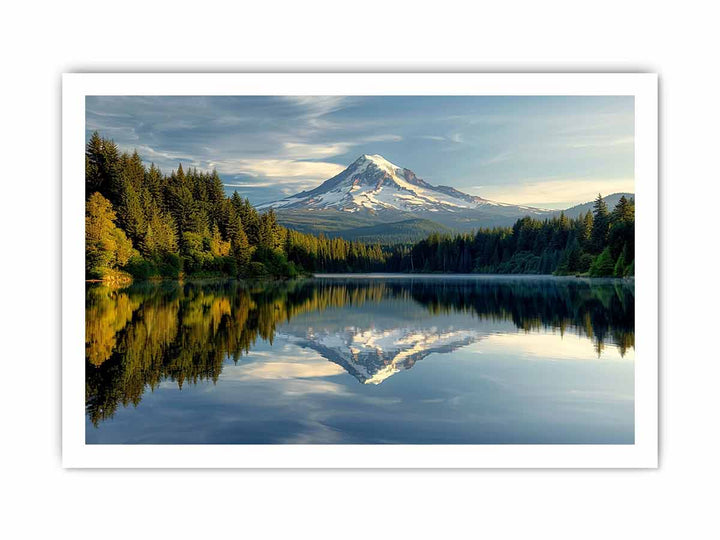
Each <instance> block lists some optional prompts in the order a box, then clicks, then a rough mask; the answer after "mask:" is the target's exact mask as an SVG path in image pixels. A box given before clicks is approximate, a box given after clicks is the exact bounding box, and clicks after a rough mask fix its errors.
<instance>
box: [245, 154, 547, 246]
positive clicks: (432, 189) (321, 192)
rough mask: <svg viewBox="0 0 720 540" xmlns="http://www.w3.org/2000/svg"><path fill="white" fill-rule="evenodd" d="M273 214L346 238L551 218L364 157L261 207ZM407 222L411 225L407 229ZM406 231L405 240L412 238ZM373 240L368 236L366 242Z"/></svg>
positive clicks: (377, 157)
mask: <svg viewBox="0 0 720 540" xmlns="http://www.w3.org/2000/svg"><path fill="white" fill-rule="evenodd" d="M269 208H273V209H275V211H276V212H277V215H278V219H279V221H280V222H281V223H282V224H284V225H287V226H289V227H294V228H298V225H301V227H300V229H301V230H305V231H307V232H316V233H317V232H325V233H330V232H332V233H334V234H335V235H336V236H343V237H348V236H351V235H352V234H353V232H354V231H355V229H357V228H358V227H374V226H377V225H380V224H387V223H400V222H405V226H404V229H405V233H404V234H406V233H407V232H408V226H415V225H420V226H422V227H424V228H425V231H418V232H427V230H428V228H429V227H430V225H429V224H428V223H427V222H425V221H423V220H426V221H430V222H432V224H433V225H432V227H435V228H436V229H437V230H438V231H442V228H443V227H449V228H452V229H456V230H469V229H477V228H479V227H491V226H499V225H511V224H512V223H514V222H515V220H517V219H518V218H520V217H523V216H527V215H531V216H537V217H543V216H549V215H552V211H549V210H543V209H540V208H532V207H529V206H518V205H512V204H505V203H500V202H496V201H491V200H488V199H484V198H482V197H477V196H474V195H468V194H467V193H463V192H462V191H459V190H457V189H455V188H452V187H450V186H442V185H441V186H434V185H432V184H429V183H427V182H425V181H424V180H423V179H421V178H418V176H417V175H416V174H415V173H414V172H413V171H411V170H410V169H406V168H403V167H399V166H397V165H395V164H393V163H391V162H389V161H388V160H386V159H385V158H383V157H382V156H380V155H377V154H373V155H369V154H364V155H362V156H360V157H359V158H358V159H357V160H355V161H354V162H353V163H352V164H350V166H349V167H348V168H346V169H345V170H344V171H342V172H341V173H340V174H338V175H336V176H334V177H332V178H330V179H329V180H326V181H325V182H323V183H322V184H321V185H319V186H318V187H316V188H315V189H312V190H309V191H303V192H301V193H298V194H296V195H292V196H290V197H286V198H284V199H281V200H279V201H274V202H270V203H265V204H261V205H259V206H258V209H259V210H265V209H269ZM410 220H417V221H416V222H415V223H412V222H411V221H410ZM413 234H414V233H412V232H411V231H410V234H409V235H408V236H413ZM372 235H374V233H371V234H370V236H372Z"/></svg>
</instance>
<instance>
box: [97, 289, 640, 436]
mask: <svg viewBox="0 0 720 540" xmlns="http://www.w3.org/2000/svg"><path fill="white" fill-rule="evenodd" d="M634 321H635V311H634V282H633V281H623V280H587V279H578V278H559V277H557V278H556V277H536V276H517V277H513V276H508V277H504V276H477V275H474V276H447V275H442V276H438V275H429V276H418V275H412V276H401V275H367V276H358V275H352V276H345V275H342V276H316V277H315V278H312V279H303V280H297V281H287V282H257V283H253V282H247V283H246V282H242V281H197V282H184V283H177V282H160V283H136V284H133V285H130V286H128V287H125V288H111V287H108V286H104V285H88V287H87V289H86V361H85V362H86V395H85V399H86V432H85V437H86V443H88V444H96V443H98V444H104V443H106V444H118V443H121V444H276V443H310V444H383V443H387V444H632V443H633V442H634V364H635V350H634V328H635V324H634Z"/></svg>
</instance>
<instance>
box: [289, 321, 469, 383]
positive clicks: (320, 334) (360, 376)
mask: <svg viewBox="0 0 720 540" xmlns="http://www.w3.org/2000/svg"><path fill="white" fill-rule="evenodd" d="M280 335H282V337H284V338H285V339H287V340H288V341H291V342H293V343H295V344H297V345H300V346H301V347H307V348H310V349H313V350H315V351H317V352H318V353H320V354H321V355H322V356H324V357H325V358H327V359H328V360H330V361H332V362H335V363H336V364H339V365H340V366H342V367H343V368H344V369H345V370H346V371H347V372H348V373H350V374H351V375H352V376H353V377H355V378H356V379H357V380H358V381H360V382H361V383H363V384H380V383H382V382H383V381H384V380H386V379H387V378H388V377H391V376H392V375H395V374H396V373H399V372H400V371H405V370H407V369H410V368H411V367H413V366H414V365H415V362H417V361H418V360H421V359H423V358H425V357H426V356H428V355H429V354H431V353H441V352H450V351H452V350H455V349H457V348H459V347H462V346H465V345H469V344H470V343H472V342H475V341H477V340H478V339H480V337H481V336H480V334H479V333H478V332H476V331H474V330H466V329H453V328H448V329H444V330H440V329H438V328H436V327H427V328H426V327H422V328H421V327H417V328H413V327H402V328H391V329H385V330H381V329H376V328H364V329H363V328H357V327H354V326H349V327H346V328H345V329H344V330H342V331H340V332H328V331H314V330H313V329H309V330H308V332H307V334H306V335H305V336H297V335H295V336H293V335H289V334H284V335H283V334H280Z"/></svg>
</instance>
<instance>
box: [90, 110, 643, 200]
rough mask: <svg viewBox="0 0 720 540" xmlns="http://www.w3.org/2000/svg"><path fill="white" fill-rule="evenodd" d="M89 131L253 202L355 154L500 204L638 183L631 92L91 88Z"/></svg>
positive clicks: (314, 182) (331, 171)
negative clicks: (241, 92) (172, 92)
mask: <svg viewBox="0 0 720 540" xmlns="http://www.w3.org/2000/svg"><path fill="white" fill-rule="evenodd" d="M93 131H98V132H99V133H100V134H101V135H102V136H104V137H107V138H111V139H113V140H114V141H115V142H116V143H117V144H118V146H119V147H120V149H121V150H127V151H132V150H133V149H136V150H137V151H138V153H139V154H140V156H141V157H142V158H143V160H144V161H145V163H146V165H148V166H149V165H150V163H155V164H156V165H157V166H159V167H160V168H161V169H162V170H163V172H165V173H170V171H171V170H172V169H175V168H177V166H178V164H179V163H182V165H183V167H184V168H185V169H187V168H188V167H197V168H198V169H202V170H211V169H216V170H217V171H218V173H219V174H220V176H221V178H222V180H223V183H224V184H225V188H226V190H227V192H228V194H231V193H232V192H233V191H238V193H239V194H240V195H242V196H243V197H248V198H249V199H250V201H251V202H252V203H254V204H259V203H262V202H268V201H273V200H277V199H280V198H283V197H286V196H289V195H293V194H295V193H298V192H300V191H303V190H307V189H312V188H314V187H316V186H318V185H319V184H321V183H322V182H323V181H325V180H327V179H328V178H331V177H332V176H334V175H336V174H338V173H339V172H341V171H342V170H343V169H345V168H346V167H347V166H348V165H349V164H350V163H352V162H353V161H355V160H356V159H357V158H358V157H359V156H361V155H362V154H380V155H382V156H383V157H385V158H386V159H387V160H389V161H391V162H392V163H394V164H396V165H398V166H400V167H405V168H408V169H411V170H412V171H414V172H415V174H417V175H418V177H420V178H422V179H424V180H425V181H426V182H429V183H431V184H434V185H448V186H452V187H454V188H456V189H459V190H461V191H464V192H466V193H470V194H472V195H479V196H481V197H484V198H486V199H491V200H495V201H500V202H505V203H513V204H524V205H532V206H537V207H541V208H558V209H559V208H567V207H570V206H573V205H575V204H579V203H584V202H588V201H590V200H592V199H594V198H595V197H596V196H597V194H598V193H601V194H603V195H609V194H611V193H617V192H620V191H625V192H634V101H633V97H632V96H88V97H87V98H86V137H87V139H89V137H90V135H91V134H92V132H93Z"/></svg>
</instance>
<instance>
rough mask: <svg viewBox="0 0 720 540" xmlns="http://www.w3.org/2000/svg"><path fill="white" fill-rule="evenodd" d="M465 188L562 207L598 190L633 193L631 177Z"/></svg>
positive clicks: (492, 197) (524, 202)
mask: <svg viewBox="0 0 720 540" xmlns="http://www.w3.org/2000/svg"><path fill="white" fill-rule="evenodd" d="M467 191H468V192H469V193H472V194H473V195H479V196H481V197H484V198H486V199H490V200H493V201H501V202H504V203H510V204H520V205H527V206H539V207H542V208H557V209H561V208H568V207H570V206H574V205H576V204H578V201H580V202H588V201H592V200H593V199H595V197H597V194H598V193H601V194H602V195H610V194H612V193H619V192H629V193H633V192H634V191H635V181H634V180H633V179H632V178H609V179H566V180H545V181H534V182H524V183H519V184H518V183H512V184H507V185H487V186H471V187H470V188H468V189H467Z"/></svg>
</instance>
